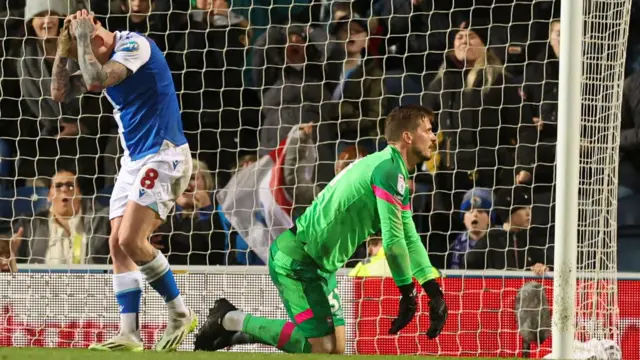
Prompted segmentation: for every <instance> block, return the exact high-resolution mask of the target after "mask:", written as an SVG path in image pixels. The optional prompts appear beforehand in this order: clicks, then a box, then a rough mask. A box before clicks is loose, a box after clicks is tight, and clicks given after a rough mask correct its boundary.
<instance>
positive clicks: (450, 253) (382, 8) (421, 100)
mask: <svg viewBox="0 0 640 360" xmlns="http://www.w3.org/2000/svg"><path fill="white" fill-rule="evenodd" d="M0 2H2V1H0ZM491 3H493V1H481V0H475V1H474V0H455V1H454V0H437V1H436V0H413V1H395V0H394V1H391V0H369V1H359V0H354V1H340V0H334V1H313V0H269V1H266V0H254V1H249V0H209V1H207V0H192V1H187V0H173V1H170V0H112V1H97V0H96V1H89V0H84V1H83V0H78V1H68V0H15V1H14V0H11V1H4V2H3V3H2V4H0V10H2V13H1V14H0V21H1V22H2V25H1V26H0V41H1V42H2V43H1V44H2V46H0V52H1V53H0V59H1V67H0V69H1V70H0V71H1V73H0V92H1V93H0V186H1V190H0V191H1V192H0V234H4V235H3V237H6V238H7V239H11V250H12V251H13V253H14V254H15V255H16V258H17V261H18V264H17V266H18V267H19V266H20V263H21V262H22V263H24V262H29V263H44V264H50V265H64V264H95V263H97V264H106V263H108V262H109V258H108V244H107V239H108V235H109V230H110V229H109V222H108V218H107V214H108V211H107V210H108V209H107V207H108V198H109V193H110V190H111V188H112V186H113V184H114V178H115V175H116V174H117V171H118V166H119V159H120V156H121V155H122V153H123V149H122V147H121V145H120V144H119V141H118V138H117V134H118V129H117V126H116V123H115V121H114V120H113V117H112V108H111V105H110V104H109V103H108V101H107V100H106V99H105V98H104V96H102V95H101V94H97V93H93V94H85V95H83V96H82V97H80V98H78V99H73V100H71V101H68V102H65V103H62V104H60V103H57V102H55V101H53V100H52V98H51V94H50V92H49V88H50V80H51V68H52V63H53V58H54V56H55V51H56V41H57V36H58V33H59V31H60V29H61V27H62V23H63V19H64V17H65V16H66V15H68V14H70V13H71V12H73V11H75V10H77V9H80V8H90V9H91V10H92V11H93V12H94V13H95V14H96V16H97V18H98V19H99V21H100V22H101V24H102V25H103V26H105V27H106V28H107V29H109V30H110V31H124V30H129V31H136V32H140V33H143V34H146V35H147V36H148V37H149V38H150V39H152V40H153V41H154V42H155V43H156V44H157V45H158V46H159V47H160V49H162V50H163V51H164V52H165V56H166V59H167V62H168V64H169V67H170V68H171V70H172V74H173V80H174V83H175V87H176V90H177V93H178V97H179V101H180V105H181V110H182V119H183V126H184V130H185V133H186V135H187V139H188V141H189V145H190V147H191V150H192V155H193V158H194V160H195V161H194V169H193V175H192V180H191V182H190V184H189V187H188V188H187V190H186V191H185V193H184V194H183V195H182V196H181V197H180V198H178V200H177V202H176V206H175V209H174V211H173V212H172V215H171V216H170V217H169V219H168V220H167V221H166V223H165V224H163V225H162V226H161V227H160V228H159V229H158V230H157V231H156V233H155V234H154V235H153V236H152V237H151V238H150V241H151V243H152V244H153V245H154V246H155V247H156V248H158V249H160V250H161V251H163V252H165V253H166V254H167V255H168V259H169V261H170V263H172V264H175V265H234V264H248V265H260V264H264V261H265V258H264V253H265V246H268V244H269V243H270V241H271V240H272V239H273V237H274V236H277V227H278V226H280V227H283V228H286V226H290V224H292V222H293V221H295V218H296V217H297V216H299V215H300V214H301V212H302V211H304V208H305V206H307V205H308V204H309V203H310V202H311V201H312V200H313V198H314V196H315V195H317V194H318V192H319V191H321V190H322V188H323V187H324V186H325V185H326V184H327V183H328V182H330V181H331V180H332V178H333V177H334V176H335V175H336V174H338V173H339V172H340V171H341V170H342V169H344V168H345V167H346V166H348V164H349V163H351V162H353V161H355V160H357V159H358V158H360V157H362V156H365V155H366V154H369V153H372V152H376V151H380V150H381V149H382V148H384V147H385V146H386V143H385V141H384V138H383V137H382V136H381V134H382V133H383V125H384V121H383V119H384V117H385V116H386V114H388V113H389V112H390V111H391V110H392V109H393V108H395V107H397V106H399V105H406V104H422V105H424V106H427V107H429V108H430V109H432V110H433V111H434V112H435V113H436V119H434V128H435V129H436V130H437V134H438V144H437V151H436V155H435V156H434V158H433V159H431V160H430V161H428V162H426V163H425V164H423V166H421V167H419V168H418V169H416V171H415V173H414V174H413V176H412V179H411V180H410V183H409V186H410V189H411V191H412V194H413V198H412V199H413V200H412V209H413V212H414V214H415V215H414V216H415V222H416V224H417V227H418V231H419V232H420V233H421V235H422V238H423V241H424V244H425V246H426V247H427V249H428V251H429V254H430V257H431V260H432V262H433V263H434V265H435V266H436V267H438V268H450V269H464V268H468V269H485V268H493V269H509V270H532V271H534V272H535V273H536V274H542V273H544V272H545V271H547V270H549V269H551V268H552V266H553V256H552V255H553V244H554V239H553V219H554V217H553V216H554V215H553V214H554V210H553V209H554V206H553V198H554V188H555V187H554V182H555V179H556V175H555V174H556V169H555V166H554V163H555V158H556V157H555V144H556V142H557V123H558V122H559V121H562V119H558V115H557V113H558V106H557V101H558V95H557V93H558V68H559V67H558V55H559V43H560V35H561V34H560V21H559V7H560V4H559V1H557V0H556V1H554V0H548V1H533V2H532V1H520V0H514V1H511V2H504V4H502V3H501V4H500V5H496V6H486V5H491ZM634 14H635V13H634ZM631 35H632V36H631V37H630V38H632V37H633V35H634V32H633V31H632V34H631ZM633 49H635V47H633V46H632V45H630V50H629V53H630V54H633V53H634V50H633ZM628 63H629V66H628V70H627V73H628V75H629V78H628V80H627V83H626V84H625V91H624V94H625V102H624V105H623V112H622V115H623V117H622V126H623V130H622V135H621V165H620V166H621V180H620V184H621V196H622V195H623V193H624V195H625V196H633V195H634V194H636V193H638V192H640V185H639V184H640V182H638V180H637V179H638V177H637V175H635V174H637V171H640V165H638V164H640V163H639V162H638V159H637V156H634V155H633V154H635V153H636V151H637V149H638V146H640V140H639V139H640V136H639V135H638V131H640V130H639V129H640V110H639V109H640V108H639V106H640V100H638V99H639V98H638V97H637V96H636V95H637V94H636V93H637V92H638V90H637V89H639V88H640V87H639V86H638V83H640V77H639V76H640V73H634V71H635V65H634V64H635V63H634V62H633V61H631V62H628ZM625 171H626V172H628V173H623V172H625ZM625 174H627V175H626V176H625ZM585 176H587V175H585ZM261 180H264V181H261ZM247 181H248V182H249V183H251V184H252V185H249V186H248V187H245V188H244V190H247V191H245V193H246V194H241V193H240V192H239V190H238V189H240V187H239V186H238V184H245V185H246V184H247ZM38 189H40V190H42V189H44V190H43V191H40V192H39V190H38ZM233 189H236V192H234V190H233ZM265 189H266V192H265ZM254 190H255V191H254ZM261 190H262V192H261ZM43 193H44V194H46V195H45V196H44V197H45V198H46V199H47V201H45V202H35V201H32V200H33V197H36V196H40V197H42V194H43ZM265 193H266V194H267V195H265ZM25 194H26V195H25ZM265 196H268V197H270V198H272V199H273V204H268V203H267V201H266V200H265ZM239 199H246V200H247V201H248V202H249V205H247V207H246V208H243V209H240V208H238V206H240V205H237V204H238V203H241V202H242V201H240V200H239ZM256 199H258V201H255V200H256ZM244 203H246V201H245V202H244ZM234 204H235V205H234ZM234 206H235V208H234ZM243 206H244V205H243ZM283 209H284V210H283ZM240 210H243V211H240ZM638 224H639V225H640V222H638ZM276 225H277V226H276ZM274 229H276V230H274ZM274 231H275V232H274ZM369 243H370V245H371V246H370V247H369V248H368V249H367V245H366V244H364V245H363V246H362V247H361V248H360V249H359V250H358V252H357V253H356V254H355V255H354V257H353V259H352V260H353V261H350V262H349V263H348V266H349V267H356V268H355V270H353V271H352V274H358V273H360V274H363V273H367V274H370V273H371V272H372V271H373V270H372V271H370V270H368V268H367V265H368V264H370V263H376V264H377V265H376V267H375V269H378V270H375V269H374V270H375V271H373V272H374V273H375V272H376V271H388V269H387V268H386V267H385V266H382V265H380V264H379V263H378V260H379V259H380V258H384V251H383V249H382V246H381V243H380V239H379V238H378V237H376V236H373V237H372V238H371V239H370V241H369ZM1 249H2V247H0V250H1ZM364 259H369V260H365V261H364V262H360V261H361V260H364ZM7 266H8V265H7ZM7 266H5V267H7ZM12 266H14V267H15V265H12Z"/></svg>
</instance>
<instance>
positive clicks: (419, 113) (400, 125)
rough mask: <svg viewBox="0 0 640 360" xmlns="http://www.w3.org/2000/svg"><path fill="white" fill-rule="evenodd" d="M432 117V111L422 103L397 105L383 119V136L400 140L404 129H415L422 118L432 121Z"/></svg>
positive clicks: (389, 139)
mask: <svg viewBox="0 0 640 360" xmlns="http://www.w3.org/2000/svg"><path fill="white" fill-rule="evenodd" d="M433 117H434V115H433V111H431V109H429V108H426V107H424V106H422V105H414V104H411V105H403V106H399V107H397V108H395V109H393V111H391V113H389V115H387V118H386V119H385V122H384V137H385V138H386V139H387V141H391V142H394V141H400V139H401V138H402V134H403V133H404V132H405V131H410V132H412V131H415V130H416V129H417V128H418V126H420V123H421V122H422V121H423V120H424V119H427V120H429V121H433Z"/></svg>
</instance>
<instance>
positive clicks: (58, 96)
mask: <svg viewBox="0 0 640 360" xmlns="http://www.w3.org/2000/svg"><path fill="white" fill-rule="evenodd" d="M73 19H74V15H71V16H69V17H67V18H66V19H65V21H64V27H63V28H62V30H61V32H60V36H59V37H58V48H57V51H56V59H55V61H54V62H53V71H52V76H51V78H52V79H51V97H52V98H53V100H55V101H58V102H67V101H69V100H71V99H73V98H75V97H76V96H79V95H82V94H84V93H85V92H86V91H87V87H86V86H85V84H84V81H83V80H82V75H81V74H80V73H79V72H78V73H75V74H71V72H70V70H69V67H68V63H69V57H70V56H72V54H71V53H72V51H71V50H72V49H71V46H73V41H72V39H71V34H70V29H69V25H70V23H71V21H73Z"/></svg>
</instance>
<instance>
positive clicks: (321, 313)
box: [269, 230, 344, 339]
mask: <svg viewBox="0 0 640 360" xmlns="http://www.w3.org/2000/svg"><path fill="white" fill-rule="evenodd" d="M294 241H295V235H294V234H293V233H292V232H290V231H289V230H287V231H285V232H284V233H283V234H282V235H280V236H279V237H278V238H277V239H276V241H274V242H273V244H272V245H271V250H270V254H269V275H270V276H271V280H272V281H273V283H274V284H275V286H276V288H277V289H278V293H279V294H280V298H281V299H282V303H283V304H284V306H285V308H286V309H287V314H288V315H289V318H290V319H291V321H292V322H293V323H294V324H295V325H296V327H297V328H298V329H299V330H300V331H301V332H302V334H304V336H305V337H306V338H308V339H310V338H319V337H324V336H326V335H330V334H332V333H334V332H335V327H336V326H344V316H343V311H342V304H341V302H340V296H339V295H338V289H337V285H338V284H337V281H336V274H335V273H326V272H323V271H320V270H319V269H318V266H317V265H316V264H315V263H314V262H313V261H312V260H311V259H304V258H301V257H298V256H295V257H296V258H298V260H295V259H293V258H292V257H291V256H290V255H288V254H285V252H283V251H282V250H281V249H280V247H279V246H278V244H281V245H282V244H283V243H285V242H288V243H289V244H292V243H293V242H294Z"/></svg>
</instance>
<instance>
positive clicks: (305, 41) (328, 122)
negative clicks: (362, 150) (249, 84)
mask: <svg viewBox="0 0 640 360" xmlns="http://www.w3.org/2000/svg"><path fill="white" fill-rule="evenodd" d="M253 51H254V52H255V55H254V64H253V68H254V69H255V70H254V79H255V80H254V82H255V83H256V84H257V86H258V87H260V88H261V89H262V91H261V96H262V126H261V128H260V148H259V150H258V155H259V156H260V157H263V156H265V155H267V154H269V153H270V152H271V151H273V150H275V149H276V148H277V147H278V145H279V144H280V142H282V141H283V140H284V139H286V138H287V136H288V134H289V132H290V131H291V129H292V128H293V127H295V126H298V125H300V124H303V123H309V122H313V123H315V124H318V126H314V134H313V141H314V143H315V144H317V145H316V146H317V152H318V160H319V162H318V164H317V170H316V171H315V174H316V176H317V178H316V179H315V181H316V182H318V183H328V182H329V181H331V179H332V178H333V164H334V163H335V161H336V156H337V154H336V145H335V144H336V142H337V139H338V126H337V124H336V122H335V119H336V118H337V114H338V106H337V105H338V104H337V103H336V102H333V101H329V100H330V99H331V94H332V92H333V91H334V90H335V88H336V85H337V84H338V83H339V79H340V74H341V70H342V69H341V67H342V60H344V50H343V47H341V46H339V45H338V43H337V42H336V41H333V40H332V39H331V38H330V37H328V36H327V32H326V31H324V30H323V29H319V28H314V27H307V26H304V25H291V26H288V27H279V26H274V27H270V28H269V29H268V30H267V32H266V33H264V34H263V35H262V37H261V38H260V39H258V40H257V41H256V47H255V48H254V49H253ZM337 60H339V61H337ZM336 65H337V66H338V67H337V68H336Z"/></svg>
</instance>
